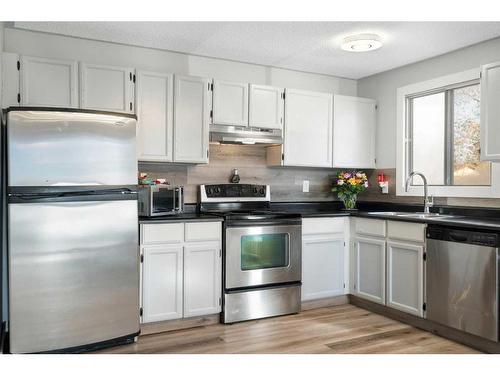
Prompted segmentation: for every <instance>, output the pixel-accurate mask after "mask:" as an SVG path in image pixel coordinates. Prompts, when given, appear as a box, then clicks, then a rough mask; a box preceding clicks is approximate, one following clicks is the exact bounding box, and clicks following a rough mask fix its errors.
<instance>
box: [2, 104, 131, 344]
mask: <svg viewBox="0 0 500 375" xmlns="http://www.w3.org/2000/svg"><path fill="white" fill-rule="evenodd" d="M6 126H7V185H8V188H7V195H8V207H7V217H8V218H7V234H8V237H7V238H8V272H9V278H8V279H9V299H8V300H9V337H10V351H11V352H13V353H31V352H52V351H55V352H60V351H82V350H87V349H92V348H96V347H101V346H104V345H111V344H115V343H116V344H117V343H124V342H131V341H133V339H134V337H136V336H137V335H138V332H139V253H138V219H137V189H136V187H137V186H136V184H137V158H136V141H135V135H136V120H135V117H134V116H129V115H125V114H111V113H98V112H95V111H84V110H65V109H47V108H22V109H12V108H11V109H10V110H8V112H7V124H6Z"/></svg>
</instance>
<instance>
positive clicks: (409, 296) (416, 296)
mask: <svg viewBox="0 0 500 375" xmlns="http://www.w3.org/2000/svg"><path fill="white" fill-rule="evenodd" d="M423 255H424V246H423V245H419V244H409V243H403V242H399V241H398V242H396V241H390V240H389V241H387V306H390V307H393V308H395V309H398V310H401V311H405V312H407V313H410V314H414V315H418V316H423V299H424V294H423V286H424V282H423V275H424V260H423Z"/></svg>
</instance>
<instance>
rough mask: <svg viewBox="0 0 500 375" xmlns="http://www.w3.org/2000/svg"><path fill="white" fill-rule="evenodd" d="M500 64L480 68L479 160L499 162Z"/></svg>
mask: <svg viewBox="0 0 500 375" xmlns="http://www.w3.org/2000/svg"><path fill="white" fill-rule="evenodd" d="M499 102H500V62H495V63H491V64H487V65H483V66H482V67H481V120H480V123H481V160H491V161H499V160H500V106H499V105H498V103H499Z"/></svg>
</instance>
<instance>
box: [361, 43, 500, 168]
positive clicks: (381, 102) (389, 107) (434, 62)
mask: <svg viewBox="0 0 500 375" xmlns="http://www.w3.org/2000/svg"><path fill="white" fill-rule="evenodd" d="M498 60H500V38H496V39H492V40H489V41H487V42H483V43H480V44H476V45H473V46H470V47H467V48H464V49H461V50H458V51H455V52H451V53H447V54H445V55H441V56H438V57H435V58H432V59H428V60H424V61H421V62H418V63H415V64H411V65H407V66H404V67H401V68H398V69H394V70H390V71H387V72H383V73H379V74H376V75H373V76H370V77H367V78H363V79H361V80H359V81H358V95H359V96H363V97H368V98H374V99H376V100H377V101H378V119H377V124H378V128H377V167H378V168H395V167H396V90H397V89H398V87H402V86H405V85H409V84H412V83H416V82H421V81H425V80H429V79H432V78H436V77H440V76H444V75H447V74H452V73H457V72H461V71H464V70H468V69H472V68H478V69H479V66H480V65H482V64H487V63H490V62H493V61H498Z"/></svg>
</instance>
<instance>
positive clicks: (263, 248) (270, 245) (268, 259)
mask: <svg viewBox="0 0 500 375" xmlns="http://www.w3.org/2000/svg"><path fill="white" fill-rule="evenodd" d="M287 266H288V233H278V234H257V235H247V236H242V237H241V270H242V271H249V270H258V269H264V268H277V267H287Z"/></svg>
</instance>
